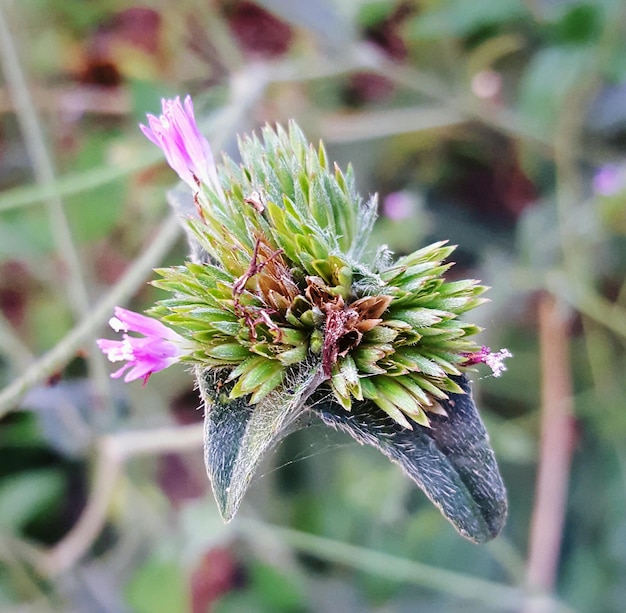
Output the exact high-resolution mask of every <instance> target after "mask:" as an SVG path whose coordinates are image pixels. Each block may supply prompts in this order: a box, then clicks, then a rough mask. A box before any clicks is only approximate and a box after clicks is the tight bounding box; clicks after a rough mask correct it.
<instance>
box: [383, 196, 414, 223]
mask: <svg viewBox="0 0 626 613" xmlns="http://www.w3.org/2000/svg"><path fill="white" fill-rule="evenodd" d="M383 214H384V216H385V217H387V218H388V219H391V220H393V221H402V220H403V219H409V218H410V217H412V216H413V215H414V214H415V196H414V195H413V194H412V193H411V192H409V191H406V190H402V191H399V192H392V193H391V194H389V195H388V196H387V197H386V198H385V200H384V202H383Z"/></svg>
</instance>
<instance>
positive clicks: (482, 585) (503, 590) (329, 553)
mask: <svg viewBox="0 0 626 613" xmlns="http://www.w3.org/2000/svg"><path fill="white" fill-rule="evenodd" d="M234 527H235V528H236V529H237V530H238V531H240V532H241V533H243V534H245V536H246V537H247V538H250V539H252V540H254V541H258V542H261V543H262V542H264V541H272V540H276V539H278V540H280V541H282V542H283V543H286V544H287V545H289V546H290V547H293V548H294V549H296V550H297V551H301V552H304V553H307V554H309V555H313V556H316V557H319V558H320V559H322V560H326V561H329V562H334V563H337V564H344V565H347V566H350V567H352V568H356V569H358V570H361V571H364V572H367V573H372V574H373V575H376V576H379V577H386V578H388V579H391V580H393V581H404V582H408V583H413V584H416V585H421V586H424V587H428V588H431V589H434V590H438V591H441V592H443V593H445V594H450V595H453V596H458V597H459V598H462V599H463V600H464V601H468V600H473V601H475V602H480V603H481V604H482V605H484V606H486V607H489V608H493V609H495V610H504V611H510V610H511V607H514V606H516V605H519V604H520V603H521V602H522V601H523V598H524V593H523V590H521V589H520V588H517V587H514V586H510V585H506V584H504V583H498V582H496V581H488V580H485V579H480V578H478V577H472V576H471V575H466V574H463V573H458V572H454V571H450V570H445V569H443V568H437V567H435V566H430V565H428V564H421V563H420V562H415V561H414V560H408V559H405V558H399V557H397V556H394V555H390V554H387V553H383V552H380V551H374V550H372V549H367V548H365V547H359V546H356V545H351V544H349V543H342V542H340V541H337V540H334V539H329V538H324V537H322V536H317V535H315V534H309V533H307V532H301V531H298V530H291V529H288V528H279V527H276V526H270V525H268V524H265V523H262V522H259V521H255V520H252V519H249V518H245V519H244V518H240V519H238V520H237V522H236V524H235V525H234ZM547 600H548V601H549V602H550V603H551V604H552V605H553V606H554V610H555V611H558V612H559V613H567V612H569V613H571V610H570V609H569V608H568V607H566V606H565V605H563V604H561V603H559V602H558V601H556V600H553V599H549V598H548V599H547Z"/></svg>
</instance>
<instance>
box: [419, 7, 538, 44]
mask: <svg viewBox="0 0 626 613" xmlns="http://www.w3.org/2000/svg"><path fill="white" fill-rule="evenodd" d="M440 5H441V6H440ZM440 5H436V6H435V8H433V9H430V10H426V11H422V12H420V14H419V15H418V16H417V17H416V18H415V19H413V21H412V22H411V23H410V30H409V32H410V36H411V37H412V38H415V39H422V40H429V39H434V38H445V37H449V36H450V35H456V36H467V35H469V34H471V33H472V32H474V31H475V30H477V29H478V28H481V27H484V26H489V25H494V24H499V23H506V22H507V21H513V20H515V19H520V18H523V17H525V16H526V15H527V10H526V9H525V8H524V3H523V2H522V0H481V1H480V2H468V1H467V0H446V1H445V2H442V3H440Z"/></svg>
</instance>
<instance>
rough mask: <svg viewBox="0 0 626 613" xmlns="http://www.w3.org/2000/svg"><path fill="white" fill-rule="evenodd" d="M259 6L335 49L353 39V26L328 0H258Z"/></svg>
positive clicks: (333, 3)
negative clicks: (312, 0)
mask: <svg viewBox="0 0 626 613" xmlns="http://www.w3.org/2000/svg"><path fill="white" fill-rule="evenodd" d="M257 1H258V4H259V5H260V6H262V7H264V8H266V9H267V10H268V11H270V12H272V13H274V14H275V15H277V16H278V17H280V18H281V19H284V20H285V21H286V22H287V23H290V24H292V25H294V26H296V27H299V28H303V29H305V30H309V31H311V32H313V33H314V34H315V35H316V36H318V37H319V38H320V39H322V40H323V41H324V42H326V43H327V44H331V45H332V46H333V47H343V46H345V45H346V43H348V42H349V40H350V39H351V38H352V36H353V35H351V30H352V28H351V24H350V23H348V22H347V21H346V20H345V19H344V18H343V16H342V15H341V13H339V11H338V10H337V7H336V3H335V2H328V0H317V1H316V2H309V0H257Z"/></svg>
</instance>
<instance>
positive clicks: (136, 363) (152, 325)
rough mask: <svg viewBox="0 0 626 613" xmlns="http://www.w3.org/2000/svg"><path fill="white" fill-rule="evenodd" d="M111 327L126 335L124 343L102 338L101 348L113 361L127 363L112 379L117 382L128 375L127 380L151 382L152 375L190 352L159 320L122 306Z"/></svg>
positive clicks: (179, 338) (111, 320) (118, 308)
mask: <svg viewBox="0 0 626 613" xmlns="http://www.w3.org/2000/svg"><path fill="white" fill-rule="evenodd" d="M109 325H110V326H111V328H113V330H115V331H116V332H124V336H123V340H121V341H112V340H109V339H106V338H101V339H98V340H97V341H96V343H97V344H98V347H100V349H101V350H102V352H103V353H105V354H106V356H107V357H108V358H109V360H110V361H111V362H119V361H122V360H126V364H124V365H123V366H122V367H121V368H120V369H119V370H117V371H115V372H114V373H113V374H112V375H111V377H113V378H114V379H118V378H119V377H121V376H122V375H123V374H124V373H125V372H126V371H127V370H128V369H129V368H130V370H129V371H128V372H126V376H125V377H124V381H126V382H128V381H134V380H135V379H141V378H143V379H144V382H146V381H147V380H148V378H149V377H150V375H151V374H152V373H153V372H157V371H159V370H163V369H164V368H167V367H168V366H171V365H172V364H174V363H175V362H178V361H179V360H180V358H181V357H182V356H184V355H186V354H187V353H189V348H188V347H187V342H186V341H185V339H184V338H183V337H182V336H180V335H179V334H177V333H176V332H174V331H173V330H172V329H171V328H168V327H167V326H165V325H163V324H162V323H161V322H160V321H158V320H156V319H152V318H151V317H146V316H145V315H141V313H134V312H133V311H128V310H126V309H123V308H122V307H115V317H111V319H110V320H109ZM127 332H137V333H139V334H143V337H136V336H129V335H128V334H126V333H127Z"/></svg>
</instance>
